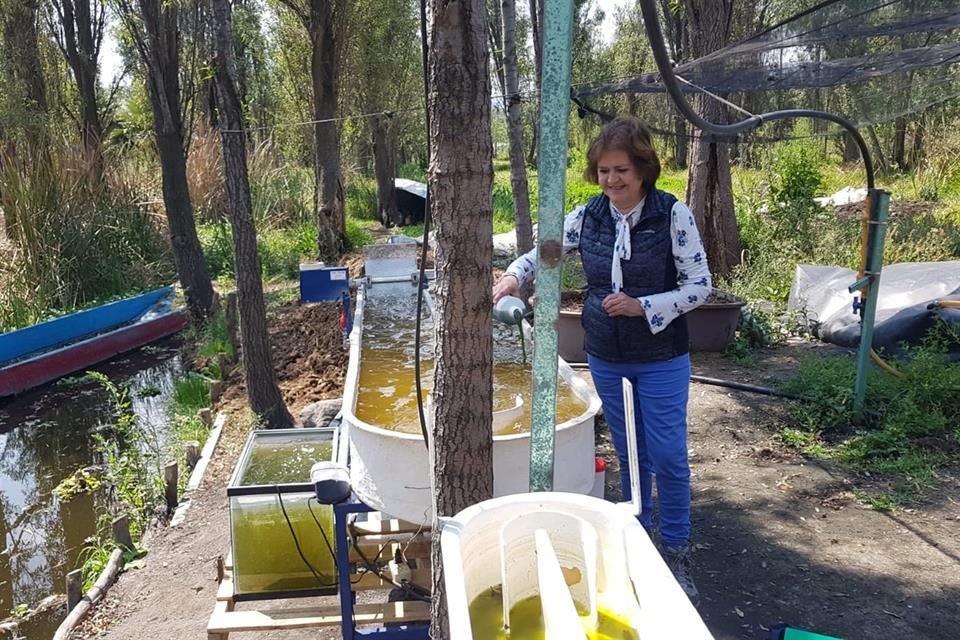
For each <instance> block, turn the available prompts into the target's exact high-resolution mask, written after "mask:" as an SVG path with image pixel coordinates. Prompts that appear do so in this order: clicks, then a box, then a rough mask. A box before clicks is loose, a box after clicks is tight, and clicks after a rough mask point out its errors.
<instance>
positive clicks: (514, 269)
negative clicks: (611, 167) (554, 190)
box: [504, 206, 586, 286]
mask: <svg viewBox="0 0 960 640" xmlns="http://www.w3.org/2000/svg"><path fill="white" fill-rule="evenodd" d="M584 210H586V207H585V206H580V207H577V208H576V209H574V210H573V211H571V212H570V213H568V214H567V217H566V218H564V219H563V254H564V255H568V254H570V253H572V252H574V251H576V250H577V249H579V248H580V230H581V228H582V227H583V212H584ZM536 273H537V248H536V247H534V248H533V249H530V251H528V252H526V253H525V254H523V255H522V256H520V257H519V258H517V259H516V260H514V261H513V262H511V263H510V266H509V267H507V270H506V271H504V275H508V274H509V275H512V276H514V277H515V278H516V279H517V281H518V282H519V283H520V286H523V285H524V284H526V282H527V281H528V280H529V279H531V278H533V277H535V276H536Z"/></svg>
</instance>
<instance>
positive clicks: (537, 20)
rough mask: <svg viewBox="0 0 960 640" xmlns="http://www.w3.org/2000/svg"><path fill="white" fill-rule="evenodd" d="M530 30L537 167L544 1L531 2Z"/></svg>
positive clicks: (534, 163) (533, 160) (532, 150)
mask: <svg viewBox="0 0 960 640" xmlns="http://www.w3.org/2000/svg"><path fill="white" fill-rule="evenodd" d="M530 28H531V29H532V30H533V71H534V75H533V87H534V96H535V97H534V99H533V143H532V144H531V145H530V159H529V162H530V165H531V166H533V167H535V166H537V162H538V160H539V158H540V94H541V89H542V86H541V84H542V82H543V78H542V77H541V74H542V71H543V0H530Z"/></svg>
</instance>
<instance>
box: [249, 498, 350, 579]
mask: <svg viewBox="0 0 960 640" xmlns="http://www.w3.org/2000/svg"><path fill="white" fill-rule="evenodd" d="M281 495H282V497H283V507H284V509H286V511H287V516H288V517H289V518H290V525H291V526H292V527H293V531H294V533H295V534H296V539H297V542H299V544H300V549H301V550H302V551H303V555H304V557H305V558H306V559H307V560H308V561H309V562H310V565H311V566H312V567H313V571H316V573H317V575H316V576H315V575H314V574H313V572H312V571H311V570H310V567H308V566H307V565H306V564H305V563H304V561H303V559H302V558H301V557H300V554H299V553H297V547H296V544H295V543H294V539H293V535H291V533H290V526H288V525H287V520H286V518H284V516H283V509H281V508H280V497H279V496H277V495H276V494H274V495H261V496H236V497H232V498H230V510H231V522H232V531H233V554H234V555H233V566H234V568H235V571H234V575H235V584H236V589H237V592H238V593H242V594H249V593H270V592H278V591H308V590H315V589H328V588H331V587H334V586H336V582H337V574H336V570H335V566H334V561H333V556H332V555H331V554H330V550H329V549H328V548H327V543H326V542H325V541H324V538H323V534H326V536H327V540H328V541H329V543H330V545H331V546H333V544H334V539H333V509H332V508H331V507H329V506H326V505H318V504H317V503H316V500H313V501H310V503H309V505H308V500H309V499H310V498H312V497H313V494H307V493H285V494H281ZM311 510H312V511H313V514H311V513H310V512H311ZM314 516H316V519H317V520H316V521H315V520H314ZM318 521H319V526H318V525H317V522H318ZM321 528H322V529H323V533H321V531H320V529H321Z"/></svg>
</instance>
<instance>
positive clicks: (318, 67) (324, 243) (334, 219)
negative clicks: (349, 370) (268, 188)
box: [280, 0, 347, 261]
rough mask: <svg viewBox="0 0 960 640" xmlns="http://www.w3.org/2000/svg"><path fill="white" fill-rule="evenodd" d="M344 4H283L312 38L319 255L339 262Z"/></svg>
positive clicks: (316, 0)
mask: <svg viewBox="0 0 960 640" xmlns="http://www.w3.org/2000/svg"><path fill="white" fill-rule="evenodd" d="M342 1H343V0H339V2H338V0H280V2H281V3H283V5H284V6H286V7H287V8H289V9H290V11H292V12H293V13H294V14H296V16H297V17H298V18H299V19H300V22H301V23H302V24H303V26H304V28H305V29H306V30H307V34H308V35H309V37H310V80H311V84H312V86H313V120H314V125H313V145H314V157H315V158H316V164H315V169H314V176H315V180H314V181H315V185H316V205H315V211H316V216H317V244H318V246H317V253H318V257H319V258H320V259H321V260H327V261H335V260H337V259H338V258H339V257H340V254H341V253H343V250H344V248H345V246H346V224H347V219H346V215H345V210H344V203H343V185H342V184H341V182H340V127H339V125H338V123H337V122H336V117H337V103H338V99H339V95H338V91H339V86H338V85H339V78H338V72H339V65H340V50H339V43H338V37H337V36H338V34H337V27H338V24H337V19H336V18H337V13H338V11H339V10H341V9H342V7H340V6H339V4H340V2H342Z"/></svg>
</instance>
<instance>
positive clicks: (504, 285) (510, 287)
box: [493, 273, 520, 304]
mask: <svg viewBox="0 0 960 640" xmlns="http://www.w3.org/2000/svg"><path fill="white" fill-rule="evenodd" d="M519 294H520V281H519V280H517V276H515V275H513V274H512V273H505V274H503V277H501V278H500V281H499V282H498V283H497V284H495V285H493V304H497V302H499V301H500V299H501V298H505V297H506V296H516V295H519Z"/></svg>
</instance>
